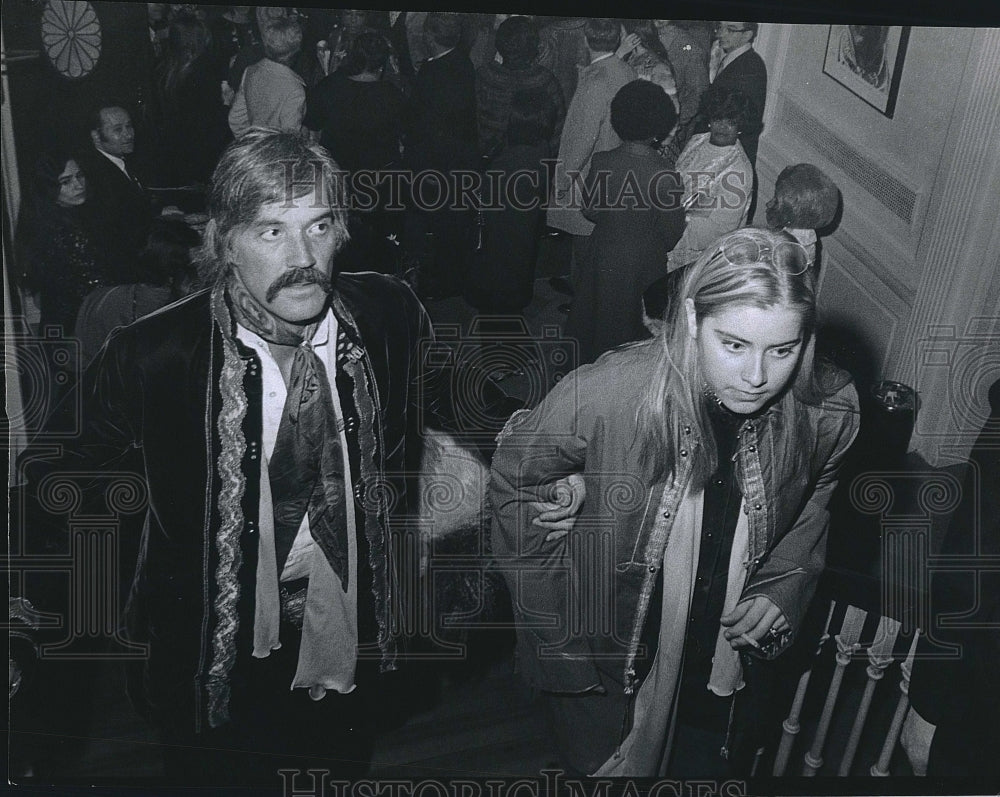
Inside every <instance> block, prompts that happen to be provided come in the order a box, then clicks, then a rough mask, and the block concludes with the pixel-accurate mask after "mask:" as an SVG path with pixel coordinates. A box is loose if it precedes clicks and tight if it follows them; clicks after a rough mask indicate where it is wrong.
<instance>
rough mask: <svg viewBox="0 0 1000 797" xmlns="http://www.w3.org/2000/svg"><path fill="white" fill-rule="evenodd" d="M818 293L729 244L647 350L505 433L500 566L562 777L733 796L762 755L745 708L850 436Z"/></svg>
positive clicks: (785, 259)
mask: <svg viewBox="0 0 1000 797" xmlns="http://www.w3.org/2000/svg"><path fill="white" fill-rule="evenodd" d="M815 285H816V280H815V274H814V272H813V270H812V269H810V268H809V267H808V265H807V263H806V261H805V258H804V256H803V253H802V249H801V248H800V247H798V246H796V245H795V244H794V242H793V241H792V239H791V238H790V237H789V236H787V235H786V234H785V233H782V232H771V231H768V230H758V229H754V228H747V229H742V230H738V231H735V232H733V233H730V234H729V235H727V236H724V237H723V238H721V239H719V240H718V241H717V242H715V243H714V244H713V245H712V246H711V247H709V248H708V249H706V251H705V252H703V254H702V255H701V257H700V258H699V259H698V260H697V261H696V262H695V263H694V264H693V265H692V266H690V267H689V268H688V269H686V274H685V278H684V280H683V282H682V284H681V287H680V295H679V301H678V302H677V303H676V304H675V305H674V308H673V311H672V313H671V315H670V316H669V317H668V319H667V323H666V325H665V326H664V330H663V332H662V334H661V335H660V336H659V337H658V338H655V339H652V340H648V341H643V342H641V343H636V344H634V345H632V346H627V347H622V348H619V349H617V350H615V351H613V352H609V353H608V354H606V355H604V356H603V357H601V358H600V359H599V360H598V361H597V362H596V363H594V364H592V365H587V366H583V367H581V368H579V369H577V370H576V371H574V372H572V373H570V374H569V375H567V376H566V377H564V378H563V379H562V380H561V381H560V382H559V383H558V384H557V385H556V387H555V388H554V389H553V390H552V391H551V392H550V393H549V395H548V396H547V397H546V398H545V399H543V400H542V402H541V403H540V404H539V405H538V406H537V407H535V408H534V409H533V410H531V411H527V410H525V411H522V412H521V413H518V414H515V416H514V417H512V418H511V419H510V421H509V422H508V424H507V426H506V428H505V429H504V430H503V431H502V432H501V434H500V436H499V438H498V439H499V445H498V447H497V450H496V453H495V455H494V457H493V463H492V479H491V492H490V504H491V506H492V507H493V513H494V515H493V518H494V522H493V534H492V545H493V553H494V557H495V561H496V564H497V566H498V567H499V568H500V569H501V570H502V571H503V572H504V574H505V575H506V576H507V580H508V584H509V586H510V591H511V595H512V599H513V600H512V602H513V606H514V615H515V622H516V624H517V628H518V646H519V653H520V658H519V661H520V667H521V670H522V673H523V674H524V675H525V677H526V678H527V679H528V681H529V683H531V685H532V686H534V687H535V688H536V689H537V690H539V691H540V692H541V695H542V700H543V701H544V705H545V706H546V708H547V710H548V712H549V715H550V718H551V720H552V725H553V730H554V734H553V735H554V738H555V741H556V745H557V747H558V749H559V752H560V757H561V759H562V760H561V764H562V766H563V768H564V769H565V770H567V771H568V772H572V773H574V774H582V775H598V776H626V777H657V776H663V775H666V776H668V777H671V778H694V777H705V778H728V777H736V778H740V777H746V776H747V775H748V774H749V771H750V765H751V764H752V762H753V758H754V754H755V753H756V751H757V749H758V748H759V747H761V746H763V745H764V744H765V742H766V740H767V738H768V737H767V731H768V730H769V729H768V728H766V727H761V726H762V725H764V724H765V723H764V722H762V721H761V719H760V716H759V715H755V714H754V712H753V711H747V702H746V701H749V700H763V701H766V699H767V695H766V694H764V693H763V692H762V687H763V685H762V683H761V680H760V678H759V673H760V668H761V667H762V665H761V661H760V660H761V659H772V658H774V657H776V656H778V655H779V654H781V653H782V652H783V651H784V650H786V649H787V648H788V646H789V645H790V644H791V641H792V639H793V638H794V636H795V634H796V633H798V631H799V630H800V627H801V625H802V621H803V618H804V616H805V614H806V610H807V608H808V606H809V603H810V601H811V599H812V596H813V593H814V591H815V588H816V583H817V580H818V577H819V574H820V572H821V571H822V570H823V566H824V553H825V550H826V533H827V527H828V525H829V515H828V512H827V509H826V506H827V504H828V502H829V500H830V497H831V495H832V494H833V492H834V490H835V488H836V485H837V471H838V467H839V465H840V463H841V461H842V460H843V457H844V455H845V453H846V452H847V450H848V448H849V447H850V445H851V443H852V442H853V440H854V437H855V435H856V434H857V431H858V421H859V417H858V397H857V393H856V392H855V390H854V387H853V385H851V384H850V380H849V377H848V376H847V375H846V374H845V373H844V372H842V371H838V370H836V369H834V368H832V367H829V366H825V365H822V364H820V363H819V362H817V361H816V359H815V326H816V287H815ZM556 480H560V481H561V482H562V483H564V484H568V485H569V488H570V489H569V491H568V492H566V498H567V500H566V501H565V507H564V508H563V509H562V510H559V509H558V507H557V505H556V503H555V502H554V501H552V500H551V499H552V498H553V497H558V492H557V493H555V495H554V494H553V490H554V489H555V490H557V491H558V490H559V489H564V487H563V488H561V487H560V484H559V483H556ZM539 509H541V510H542V511H541V513H539ZM556 515H561V517H562V521H561V522H563V523H564V525H563V527H562V528H561V529H559V530H556V531H553V530H551V529H552V526H551V525H549V526H546V525H544V524H543V521H544V522H545V523H551V522H553V521H557V518H556V517H555V516H556ZM557 522H559V521H557ZM574 596H580V597H581V599H580V600H576V599H574ZM538 618H546V622H544V623H543V622H538ZM744 686H746V688H743V687H744ZM758 705H766V702H765V703H763V704H758Z"/></svg>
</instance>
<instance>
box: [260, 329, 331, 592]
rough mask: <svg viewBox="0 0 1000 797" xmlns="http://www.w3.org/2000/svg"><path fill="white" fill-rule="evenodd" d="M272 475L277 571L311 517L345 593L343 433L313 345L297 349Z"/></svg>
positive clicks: (270, 465) (316, 537) (313, 529)
mask: <svg viewBox="0 0 1000 797" xmlns="http://www.w3.org/2000/svg"><path fill="white" fill-rule="evenodd" d="M268 474H269V476H270V480H271V497H272V502H273V506H274V547H275V558H276V561H277V565H278V573H279V574H280V573H281V570H282V568H283V567H284V564H285V560H286V559H287V558H288V552H289V551H290V550H291V547H292V543H293V542H294V541H295V536H296V534H298V530H299V527H300V526H301V525H302V518H303V517H304V516H305V515H306V514H307V513H308V516H309V531H310V533H311V535H312V537H313V539H314V540H316V543H317V544H318V545H319V547H320V548H321V549H322V551H323V553H324V554H325V555H326V558H327V560H328V561H329V562H330V565H331V567H332V568H333V571H334V572H335V573H336V574H337V575H338V576H339V577H340V581H341V585H342V587H343V589H344V591H345V592H346V591H347V586H348V584H347V573H348V562H347V556H348V553H347V550H348V549H347V516H346V510H345V504H344V501H345V500H346V497H345V495H344V492H345V491H344V465H343V456H342V451H341V447H340V433H339V431H338V429H337V422H336V415H335V413H334V409H333V397H332V394H331V392H330V381H329V379H328V378H327V374H326V369H325V368H324V366H323V362H322V360H320V358H319V357H318V356H317V355H316V352H315V351H314V350H313V348H312V346H311V345H309V343H302V344H300V345H299V346H298V347H297V348H296V349H295V356H294V359H293V360H292V372H291V376H290V378H289V380H288V396H287V398H286V399H285V407H284V410H283V411H282V414H281V423H280V424H279V425H278V436H277V439H276V440H275V444H274V452H273V453H272V455H271V460H270V462H269V463H268Z"/></svg>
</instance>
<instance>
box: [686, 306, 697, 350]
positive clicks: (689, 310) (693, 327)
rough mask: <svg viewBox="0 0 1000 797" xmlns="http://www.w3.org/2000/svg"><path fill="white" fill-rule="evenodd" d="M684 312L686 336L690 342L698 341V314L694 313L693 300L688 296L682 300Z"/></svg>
mask: <svg viewBox="0 0 1000 797" xmlns="http://www.w3.org/2000/svg"><path fill="white" fill-rule="evenodd" d="M684 312H685V313H686V314H687V322H688V334H689V335H690V336H691V338H692V340H697V339H698V314H697V313H695V311H694V299H692V298H691V297H690V296H689V297H688V298H687V299H685V300H684Z"/></svg>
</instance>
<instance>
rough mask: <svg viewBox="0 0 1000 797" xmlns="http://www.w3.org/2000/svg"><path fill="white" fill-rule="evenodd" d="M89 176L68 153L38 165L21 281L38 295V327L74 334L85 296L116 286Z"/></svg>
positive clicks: (22, 240)
mask: <svg viewBox="0 0 1000 797" xmlns="http://www.w3.org/2000/svg"><path fill="white" fill-rule="evenodd" d="M87 200H88V192H87V178H86V175H85V174H84V173H83V171H82V170H81V169H80V166H79V164H78V163H77V161H76V160H75V159H74V158H72V157H71V156H69V155H68V154H66V153H50V154H46V155H43V156H42V157H40V158H39V159H38V161H37V162H36V163H35V166H34V169H33V170H32V172H31V178H30V181H29V183H28V185H27V192H26V196H25V201H24V202H23V203H22V207H21V216H20V219H19V220H18V226H17V236H16V239H17V258H18V266H19V270H20V272H21V280H20V281H21V283H22V286H23V287H24V288H26V289H27V290H28V291H29V292H31V293H35V294H37V296H38V304H39V311H40V314H41V315H40V321H39V327H40V328H41V329H42V330H44V329H45V328H46V327H61V328H62V330H63V332H62V334H63V335H67V336H68V335H71V334H72V332H73V326H74V324H75V323H76V315H77V311H78V310H79V309H80V303H81V302H82V301H83V297H84V296H86V294H87V293H88V292H89V291H90V290H92V289H93V288H96V287H99V286H101V285H107V284H111V278H110V276H109V274H108V273H107V263H104V262H102V261H101V252H102V249H101V247H100V246H99V245H98V239H97V230H99V229H100V227H99V226H98V225H97V223H96V221H97V219H96V216H95V215H94V214H95V212H96V209H95V208H93V207H91V206H90V205H89V204H88V202H87Z"/></svg>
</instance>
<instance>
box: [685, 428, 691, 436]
mask: <svg viewBox="0 0 1000 797" xmlns="http://www.w3.org/2000/svg"><path fill="white" fill-rule="evenodd" d="M684 434H691V427H690V426H685V427H684Z"/></svg>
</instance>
